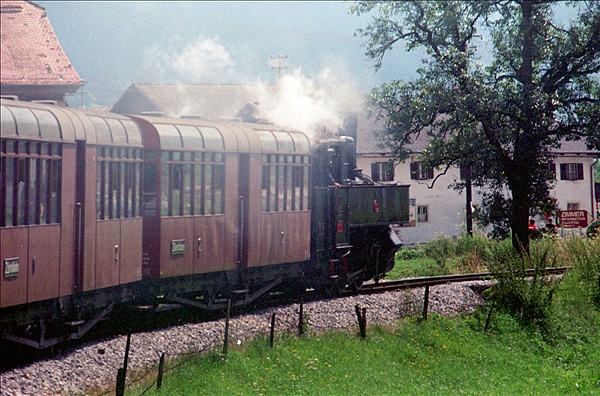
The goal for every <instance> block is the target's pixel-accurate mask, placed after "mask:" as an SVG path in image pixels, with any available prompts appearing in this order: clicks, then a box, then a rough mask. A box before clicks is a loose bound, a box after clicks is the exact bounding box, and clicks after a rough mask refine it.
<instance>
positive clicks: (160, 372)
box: [156, 352, 165, 390]
mask: <svg viewBox="0 0 600 396" xmlns="http://www.w3.org/2000/svg"><path fill="white" fill-rule="evenodd" d="M164 369H165V353H164V352H163V353H162V354H161V355H160V360H159V361H158V378H157V379H156V390H160V388H161V387H162V379H163V371H164Z"/></svg>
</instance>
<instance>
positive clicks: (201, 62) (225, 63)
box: [144, 37, 235, 82]
mask: <svg viewBox="0 0 600 396" xmlns="http://www.w3.org/2000/svg"><path fill="white" fill-rule="evenodd" d="M172 41H173V42H172V43H171V44H170V47H177V46H178V45H177V44H180V43H176V42H175V41H179V40H177V39H176V38H174V40H172ZM145 53H146V56H145V65H144V69H145V72H146V74H150V75H155V76H157V77H158V79H159V80H172V79H173V77H174V74H175V75H176V76H177V77H178V79H179V80H180V81H181V82H185V81H190V82H198V81H199V80H205V81H206V80H211V79H215V78H217V79H219V78H222V77H223V75H224V72H228V71H231V69H232V68H233V67H234V66H235V62H234V61H233V60H232V57H231V55H230V53H229V52H228V51H227V50H226V49H225V47H224V46H223V45H222V44H220V43H219V39H218V37H215V38H210V37H198V38H197V39H196V41H195V42H193V43H191V44H190V43H188V44H186V45H185V46H184V47H183V48H182V49H180V50H170V49H165V48H164V46H154V47H150V48H147V49H146V51H145ZM157 77H154V79H156V78H157Z"/></svg>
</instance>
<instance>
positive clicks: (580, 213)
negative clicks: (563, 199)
mask: <svg viewBox="0 0 600 396" xmlns="http://www.w3.org/2000/svg"><path fill="white" fill-rule="evenodd" d="M560 226H561V227H563V228H585V227H587V226H588V213H587V211H586V210H563V211H562V212H560Z"/></svg>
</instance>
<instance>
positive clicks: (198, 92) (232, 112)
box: [111, 83, 277, 120]
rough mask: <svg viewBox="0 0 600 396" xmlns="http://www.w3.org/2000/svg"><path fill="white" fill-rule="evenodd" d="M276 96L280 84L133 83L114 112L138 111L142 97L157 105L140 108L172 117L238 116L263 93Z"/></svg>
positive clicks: (113, 109)
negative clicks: (137, 106)
mask: <svg viewBox="0 0 600 396" xmlns="http://www.w3.org/2000/svg"><path fill="white" fill-rule="evenodd" d="M261 91H262V92H264V93H265V94H266V95H270V96H272V95H275V94H276V92H277V85H274V84H265V85H260V86H258V85H240V84H146V83H134V84H132V85H131V86H130V87H129V88H128V89H127V91H125V93H124V94H123V95H122V96H121V97H120V98H119V100H118V101H117V102H116V103H115V104H114V106H113V107H112V110H111V111H113V112H115V113H123V114H136V113H137V111H133V110H132V109H133V108H134V107H135V106H136V103H133V102H136V101H139V100H140V99H141V98H143V99H145V100H146V101H148V102H150V103H151V104H152V106H153V107H154V108H152V109H150V108H145V109H137V110H144V111H156V112H159V113H164V115H165V116H167V117H171V118H179V117H181V116H201V117H204V118H207V119H209V120H220V119H224V118H233V117H236V114H237V113H238V112H239V111H240V110H241V109H242V108H243V107H244V106H246V105H247V104H248V103H253V102H256V101H258V99H259V95H260V92H261Z"/></svg>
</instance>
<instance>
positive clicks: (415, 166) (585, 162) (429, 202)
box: [357, 123, 600, 244]
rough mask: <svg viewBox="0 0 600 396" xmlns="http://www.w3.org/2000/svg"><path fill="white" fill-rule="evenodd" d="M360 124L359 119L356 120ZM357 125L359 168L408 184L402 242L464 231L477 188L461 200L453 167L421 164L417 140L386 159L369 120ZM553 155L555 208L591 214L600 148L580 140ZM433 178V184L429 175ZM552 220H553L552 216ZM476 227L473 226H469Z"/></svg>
mask: <svg viewBox="0 0 600 396" xmlns="http://www.w3.org/2000/svg"><path fill="white" fill-rule="evenodd" d="M359 124H360V123H359ZM364 125H365V124H363V129H361V128H359V132H358V140H357V166H358V167H359V168H363V172H364V173H368V170H371V176H372V177H373V179H375V180H379V181H382V182H398V183H402V184H410V196H411V208H410V209H411V211H410V220H411V224H410V225H411V227H404V228H401V229H400V236H401V237H402V239H403V242H404V243H405V244H414V243H422V242H427V241H430V240H432V239H434V238H436V237H438V236H459V235H461V234H463V233H465V232H466V214H467V205H468V204H469V205H470V206H471V210H474V209H475V210H476V209H477V208H478V207H479V206H480V204H481V192H480V191H477V190H476V189H473V195H472V200H471V202H470V203H467V199H466V194H465V192H459V191H456V190H454V189H453V188H452V187H451V185H452V184H453V183H455V182H456V181H458V180H460V178H461V174H460V169H459V168H450V169H449V170H448V171H447V172H446V173H445V174H444V175H440V173H441V172H440V171H438V170H432V169H423V168H422V167H421V166H420V163H419V159H418V155H419V153H421V152H422V150H423V149H424V148H425V147H426V145H427V141H425V140H423V139H421V140H418V141H416V142H415V143H414V144H412V145H411V147H410V149H411V151H413V152H414V155H413V156H412V157H411V158H410V159H409V160H407V161H406V162H404V163H400V164H392V163H390V161H389V158H390V152H389V151H388V150H386V149H384V148H380V147H379V146H378V145H377V142H376V139H375V137H374V135H373V133H372V131H374V130H376V129H377V128H376V126H375V125H374V124H373V123H371V124H370V125H368V129H370V131H367V130H365V129H364ZM554 153H555V154H556V157H555V161H554V166H553V169H554V170H555V172H554V173H555V175H556V184H555V186H554V188H553V190H552V192H551V195H552V196H553V197H554V199H556V204H557V205H558V208H559V210H585V211H587V213H589V214H590V216H592V217H593V216H597V210H596V208H597V203H598V197H596V196H595V193H594V189H595V186H594V165H595V164H596V163H597V162H598V157H599V156H600V152H598V151H590V150H587V148H586V146H585V142H583V141H569V142H563V143H562V144H561V147H560V148H559V149H555V150H554ZM436 177H437V180H436V181H435V183H433V181H434V178H436ZM536 221H537V224H540V225H544V224H545V223H546V217H545V216H542V215H540V216H537V217H536ZM555 223H556V221H555ZM475 226H476V225H475Z"/></svg>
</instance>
